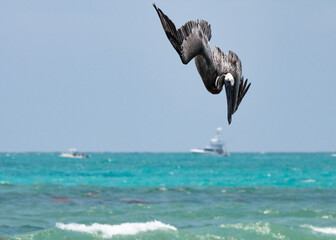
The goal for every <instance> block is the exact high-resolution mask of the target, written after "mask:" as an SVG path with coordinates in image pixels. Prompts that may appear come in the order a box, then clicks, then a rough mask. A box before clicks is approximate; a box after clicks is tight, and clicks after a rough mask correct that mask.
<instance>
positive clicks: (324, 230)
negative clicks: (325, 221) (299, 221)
mask: <svg viewBox="0 0 336 240" xmlns="http://www.w3.org/2000/svg"><path fill="white" fill-rule="evenodd" d="M302 227H306V228H310V229H311V230H313V231H314V232H320V233H324V234H332V235H336V228H334V227H324V228H323V227H315V226H312V225H302Z"/></svg>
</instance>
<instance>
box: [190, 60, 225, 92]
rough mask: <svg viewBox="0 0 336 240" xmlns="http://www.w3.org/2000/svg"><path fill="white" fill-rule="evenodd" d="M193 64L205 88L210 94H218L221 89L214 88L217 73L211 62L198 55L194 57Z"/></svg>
mask: <svg viewBox="0 0 336 240" xmlns="http://www.w3.org/2000/svg"><path fill="white" fill-rule="evenodd" d="M195 64H196V68H197V70H198V73H199V75H200V76H201V78H202V80H203V83H204V86H205V88H206V89H207V90H208V91H209V92H210V93H212V94H218V93H220V92H221V90H222V89H218V87H217V86H216V79H217V76H218V75H217V71H216V68H215V66H214V64H213V61H211V60H210V59H207V58H205V57H204V56H203V55H201V54H199V55H197V56H196V57H195Z"/></svg>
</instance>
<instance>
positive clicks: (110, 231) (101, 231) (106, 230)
mask: <svg viewBox="0 0 336 240" xmlns="http://www.w3.org/2000/svg"><path fill="white" fill-rule="evenodd" d="M56 227H57V228H59V229H62V230H69V231H75V232H83V233H88V234H93V235H97V236H101V237H103V238H111V237H113V236H115V235H135V234H138V233H140V232H147V231H155V230H173V231H176V230H177V228H176V227H174V226H171V225H168V224H164V223H162V222H160V221H151V222H145V223H122V224H119V225H109V224H99V223H93V224H92V225H85V224H78V223H69V224H64V223H56Z"/></svg>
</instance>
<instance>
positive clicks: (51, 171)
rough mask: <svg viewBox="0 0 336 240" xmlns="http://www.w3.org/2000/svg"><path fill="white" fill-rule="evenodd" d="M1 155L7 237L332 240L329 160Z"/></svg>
mask: <svg viewBox="0 0 336 240" xmlns="http://www.w3.org/2000/svg"><path fill="white" fill-rule="evenodd" d="M90 155H91V157H90V158H88V159H67V158H60V157H59V153H0V169H1V171H0V211H1V213H0V237H2V238H5V239H231V240H233V239H237V240H238V239H239V240H242V239H336V157H335V155H333V154H331V153H266V154H257V153H255V154H248V153H242V154H238V153H237V154H232V155H231V156H230V157H216V156H205V155H193V154H190V153H174V154H171V153H91V154H90Z"/></svg>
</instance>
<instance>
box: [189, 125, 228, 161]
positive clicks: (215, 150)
mask: <svg viewBox="0 0 336 240" xmlns="http://www.w3.org/2000/svg"><path fill="white" fill-rule="evenodd" d="M222 131H223V128H221V127H219V128H217V134H216V136H215V137H213V138H211V140H210V144H209V145H208V146H206V147H205V148H203V149H197V148H196V149H190V152H192V153H202V154H212V155H222V156H228V155H229V153H227V152H226V151H224V142H223V141H222V140H221V133H222Z"/></svg>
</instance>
